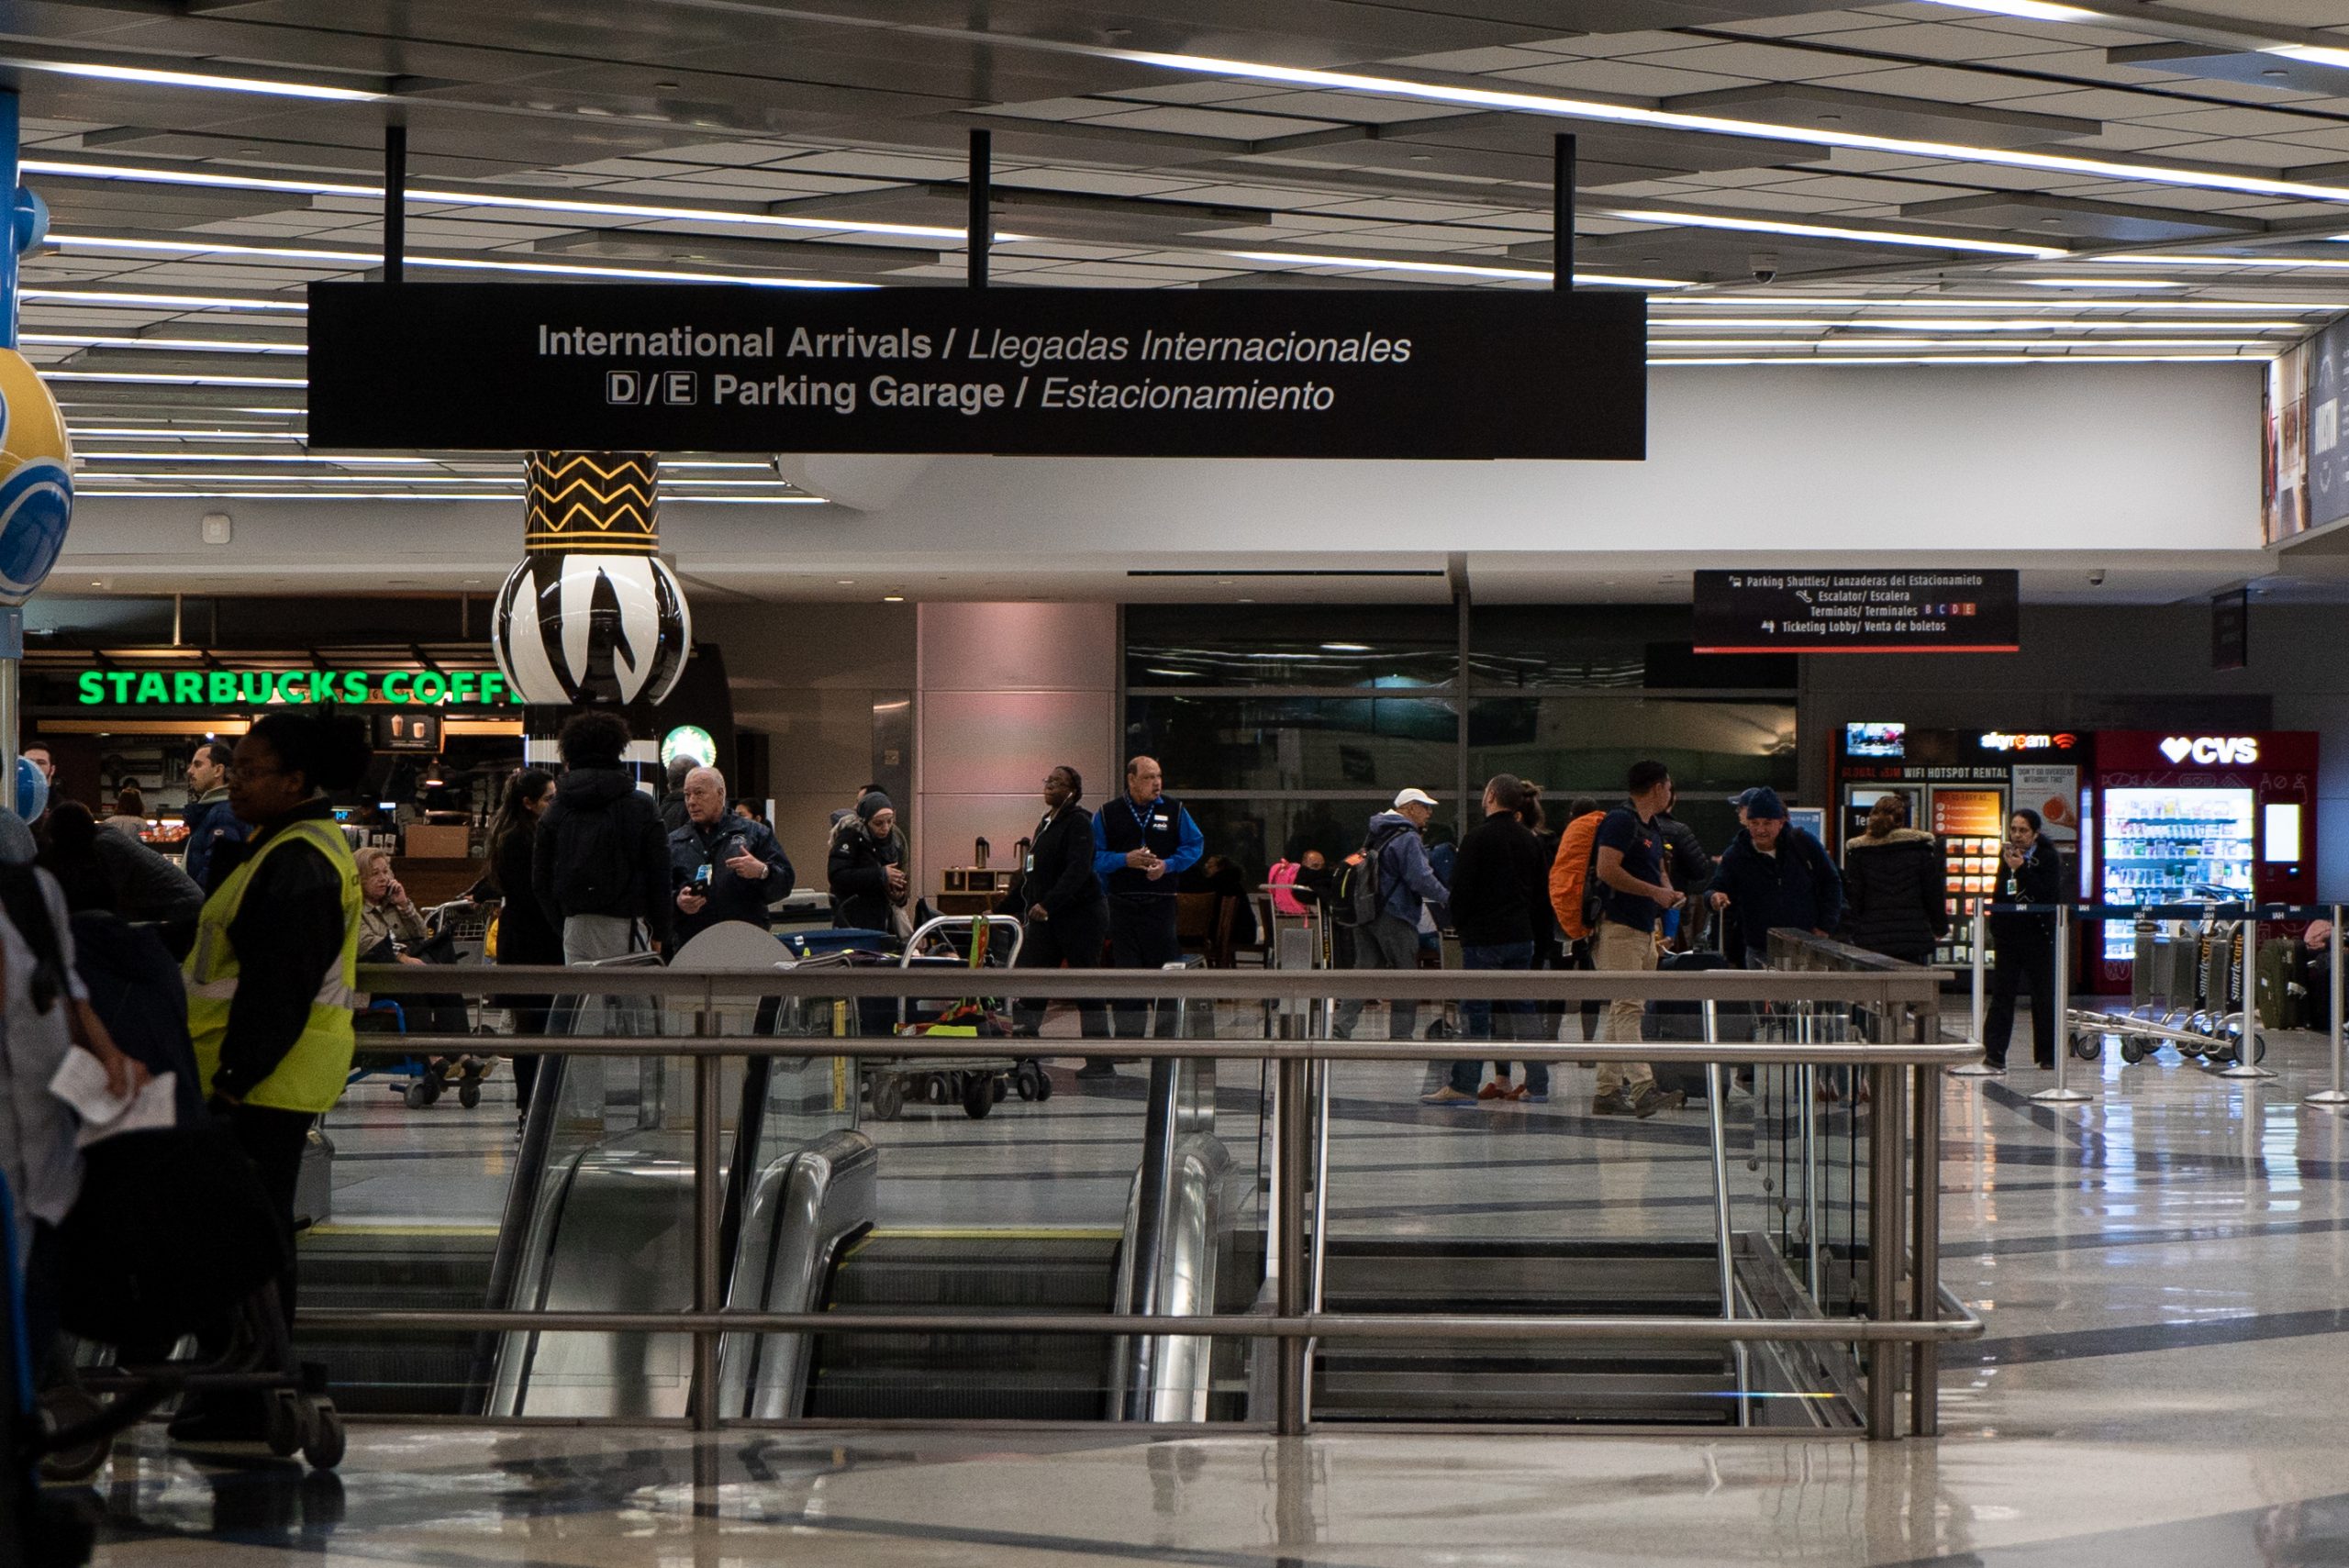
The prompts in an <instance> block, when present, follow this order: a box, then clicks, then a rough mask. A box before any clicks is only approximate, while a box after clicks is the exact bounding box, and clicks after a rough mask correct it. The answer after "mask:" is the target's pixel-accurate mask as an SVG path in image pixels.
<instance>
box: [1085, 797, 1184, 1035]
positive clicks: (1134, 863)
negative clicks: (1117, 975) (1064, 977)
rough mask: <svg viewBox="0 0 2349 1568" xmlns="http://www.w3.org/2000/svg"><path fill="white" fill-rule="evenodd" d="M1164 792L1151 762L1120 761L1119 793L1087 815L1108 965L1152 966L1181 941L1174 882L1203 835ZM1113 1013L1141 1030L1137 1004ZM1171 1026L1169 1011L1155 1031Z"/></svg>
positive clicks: (1178, 950)
mask: <svg viewBox="0 0 2349 1568" xmlns="http://www.w3.org/2000/svg"><path fill="white" fill-rule="evenodd" d="M1165 791H1166V778H1165V774H1164V773H1163V771H1161V769H1160V768H1159V766H1158V760H1157V759H1156V758H1154V757H1136V758H1134V759H1133V760H1132V761H1131V762H1128V763H1127V764H1126V793H1125V794H1124V795H1121V796H1119V798H1118V799H1116V800H1112V801H1108V802H1106V803H1104V805H1103V806H1102V807H1101V809H1100V810H1099V811H1098V812H1097V813H1096V814H1095V816H1094V818H1093V868H1094V870H1095V871H1096V872H1097V873H1099V874H1100V877H1101V885H1102V887H1103V888H1104V889H1105V890H1106V891H1107V892H1108V895H1109V966H1110V967H1111V968H1112V969H1160V968H1163V967H1164V966H1165V965H1167V964H1170V963H1179V962H1182V959H1183V942H1182V939H1181V938H1180V937H1179V936H1177V935H1176V934H1175V884H1176V882H1177V880H1178V879H1180V878H1181V876H1182V874H1183V873H1185V872H1186V871H1188V870H1190V869H1191V867H1193V866H1194V865H1197V863H1198V860H1199V856H1200V855H1201V854H1202V853H1203V852H1205V851H1206V849H1207V840H1205V839H1203V838H1202V837H1200V834H1199V826H1198V824H1197V823H1196V822H1194V821H1192V820H1191V814H1190V813H1189V812H1187V811H1186V810H1184V809H1183V807H1182V806H1181V805H1180V804H1179V803H1177V802H1175V801H1173V800H1170V799H1168V798H1167V796H1166V793H1165ZM1113 1013H1114V1017H1115V1025H1114V1027H1115V1030H1116V1032H1117V1033H1119V1034H1121V1035H1138V1034H1140V1033H1141V1031H1142V1021H1141V1020H1142V1004H1141V1003H1140V1002H1119V1003H1117V1004H1116V1005H1115V1006H1114V1008H1113ZM1173 1025H1174V1020H1173V1017H1172V1015H1171V1013H1170V1014H1167V1015H1164V1016H1163V1017H1162V1018H1161V1019H1160V1027H1159V1032H1160V1033H1161V1034H1164V1033H1167V1032H1169V1030H1171V1029H1172V1028H1173ZM1113 1071H1114V1069H1112V1068H1111V1067H1110V1066H1109V1064H1108V1062H1101V1061H1091V1062H1086V1063H1085V1067H1084V1069H1083V1070H1082V1071H1081V1072H1080V1073H1079V1074H1078V1076H1080V1077H1100V1076H1104V1075H1106V1074H1108V1073H1111V1072H1113Z"/></svg>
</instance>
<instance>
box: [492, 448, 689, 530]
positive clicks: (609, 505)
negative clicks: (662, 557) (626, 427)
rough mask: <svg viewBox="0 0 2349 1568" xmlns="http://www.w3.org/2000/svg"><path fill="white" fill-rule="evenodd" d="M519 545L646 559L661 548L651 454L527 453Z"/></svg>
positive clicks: (655, 459)
mask: <svg viewBox="0 0 2349 1568" xmlns="http://www.w3.org/2000/svg"><path fill="white" fill-rule="evenodd" d="M523 474H524V479H525V486H524V488H525V495H526V506H527V508H528V509H527V511H526V512H525V514H524V517H523V532H522V546H523V548H524V549H525V550H570V551H592V552H599V553H604V554H619V555H651V554H652V553H654V551H656V550H658V549H659V548H660V543H661V503H660V499H659V496H658V495H657V494H656V491H657V489H658V487H659V485H660V483H661V459H660V456H659V454H658V453H655V452H564V451H542V452H532V453H530V454H529V458H528V459H527V460H526V462H524V465H523Z"/></svg>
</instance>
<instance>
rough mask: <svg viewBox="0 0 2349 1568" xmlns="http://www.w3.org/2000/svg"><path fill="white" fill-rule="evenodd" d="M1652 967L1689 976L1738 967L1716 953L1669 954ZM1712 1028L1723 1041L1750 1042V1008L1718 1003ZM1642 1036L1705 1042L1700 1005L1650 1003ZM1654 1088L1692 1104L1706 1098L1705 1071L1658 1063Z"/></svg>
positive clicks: (1686, 1065)
mask: <svg viewBox="0 0 2349 1568" xmlns="http://www.w3.org/2000/svg"><path fill="white" fill-rule="evenodd" d="M1655 967H1656V972H1657V973H1660V974H1688V973H1703V972H1705V971H1709V970H1716V969H1734V968H1736V967H1737V965H1735V964H1733V963H1731V962H1730V961H1729V959H1728V958H1727V957H1726V956H1724V955H1723V954H1720V953H1718V952H1668V953H1665V954H1664V956H1663V957H1662V958H1660V959H1658V960H1657V961H1656V966H1655ZM1713 1024H1714V1028H1715V1029H1717V1030H1719V1032H1720V1038H1721V1039H1723V1040H1752V1039H1753V1004H1752V1003H1751V1002H1717V1003H1715V1004H1714V1005H1713ZM1642 1033H1644V1034H1645V1035H1646V1036H1647V1038H1648V1039H1650V1040H1702V1039H1704V1038H1705V1009H1704V1006H1703V1004H1701V1003H1698V1002H1650V1003H1649V1004H1648V1005H1647V1016H1646V1022H1645V1026H1644V1028H1643V1029H1642ZM1655 1084H1656V1087H1657V1088H1659V1089H1662V1090H1664V1092H1665V1093H1666V1094H1669V1093H1671V1092H1672V1091H1673V1090H1675V1089H1678V1090H1680V1091H1681V1092H1682V1093H1683V1094H1686V1095H1687V1096H1688V1097H1689V1099H1690V1100H1692V1101H1695V1100H1702V1099H1703V1098H1704V1097H1705V1070H1704V1068H1702V1067H1701V1066H1698V1065H1696V1064H1694V1063H1675V1062H1657V1063H1656V1064H1655Z"/></svg>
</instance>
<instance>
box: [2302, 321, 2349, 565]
mask: <svg viewBox="0 0 2349 1568" xmlns="http://www.w3.org/2000/svg"><path fill="white" fill-rule="evenodd" d="M2308 374H2309V411H2308V448H2309V451H2308V464H2309V466H2308V504H2307V506H2306V507H2305V508H2304V510H2305V512H2306V514H2307V517H2306V521H2305V523H2304V524H2303V526H2304V527H2307V528H2322V527H2323V526H2324V525H2325V524H2327V523H2335V522H2339V521H2340V520H2341V519H2342V518H2343V517H2349V439H2343V436H2344V432H2343V430H2342V428H2341V421H2342V415H2343V412H2344V409H2343V403H2344V402H2349V321H2336V322H2334V323H2333V324H2332V326H2330V327H2328V328H2325V329H2324V330H2323V331H2321V332H2320V333H2318V334H2317V335H2316V340H2315V342H2314V343H2313V344H2311V345H2310V357H2309V367H2308Z"/></svg>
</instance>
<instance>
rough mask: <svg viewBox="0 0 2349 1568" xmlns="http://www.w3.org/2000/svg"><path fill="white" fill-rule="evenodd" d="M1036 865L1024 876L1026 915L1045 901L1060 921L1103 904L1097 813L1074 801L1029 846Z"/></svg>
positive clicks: (1021, 889)
mask: <svg viewBox="0 0 2349 1568" xmlns="http://www.w3.org/2000/svg"><path fill="white" fill-rule="evenodd" d="M1028 853H1029V855H1030V857H1031V859H1032V861H1033V862H1034V868H1033V869H1032V870H1030V871H1028V872H1027V873H1026V874H1025V875H1024V876H1023V877H1022V878H1021V879H1020V884H1019V909H1017V910H1016V911H1014V913H1016V914H1019V915H1020V916H1022V917H1024V916H1026V914H1027V913H1028V911H1029V909H1030V908H1031V907H1032V906H1036V905H1038V904H1041V905H1042V906H1044V912H1045V913H1046V914H1047V915H1049V916H1050V917H1052V918H1053V919H1055V920H1057V919H1060V918H1062V917H1063V916H1066V915H1068V914H1070V913H1071V912H1073V911H1075V910H1080V909H1082V910H1085V911H1094V910H1098V909H1099V908H1100V907H1101V878H1100V877H1099V876H1098V875H1097V874H1096V873H1095V872H1094V870H1093V813H1091V812H1090V811H1087V810H1085V807H1083V806H1078V805H1076V804H1075V803H1074V802H1071V803H1070V804H1069V805H1066V806H1062V807H1061V808H1060V810H1059V811H1057V812H1055V813H1054V814H1053V816H1052V825H1051V826H1050V827H1048V828H1045V829H1044V830H1043V831H1042V832H1041V833H1039V834H1037V835H1036V841H1035V842H1034V843H1032V844H1030V846H1029V847H1028Z"/></svg>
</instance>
